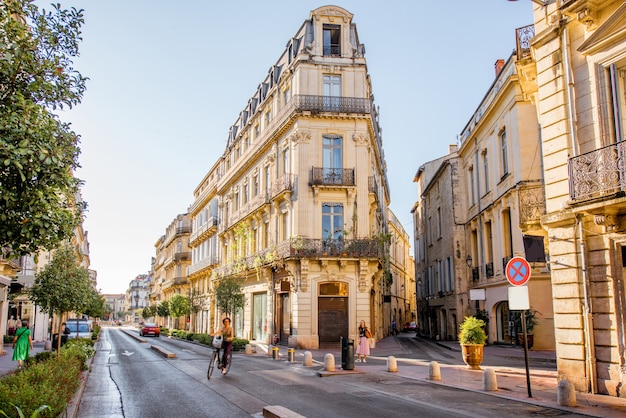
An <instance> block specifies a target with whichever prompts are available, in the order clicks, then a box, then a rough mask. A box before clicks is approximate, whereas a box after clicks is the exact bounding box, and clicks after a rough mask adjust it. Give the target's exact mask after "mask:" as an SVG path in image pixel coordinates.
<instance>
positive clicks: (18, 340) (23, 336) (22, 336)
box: [13, 320, 33, 370]
mask: <svg viewBox="0 0 626 418" xmlns="http://www.w3.org/2000/svg"><path fill="white" fill-rule="evenodd" d="M32 349H33V339H32V338H31V337H30V329H28V321H26V320H24V321H22V328H20V329H18V330H17V331H15V337H13V361H15V360H17V368H18V369H19V370H22V369H24V360H26V359H27V358H28V356H29V354H30V350H32Z"/></svg>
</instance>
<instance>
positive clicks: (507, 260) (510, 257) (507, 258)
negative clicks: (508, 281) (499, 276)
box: [502, 255, 513, 270]
mask: <svg viewBox="0 0 626 418" xmlns="http://www.w3.org/2000/svg"><path fill="white" fill-rule="evenodd" d="M512 258H513V256H510V255H507V256H506V257H502V270H506V265H507V264H509V261H511V259H512Z"/></svg>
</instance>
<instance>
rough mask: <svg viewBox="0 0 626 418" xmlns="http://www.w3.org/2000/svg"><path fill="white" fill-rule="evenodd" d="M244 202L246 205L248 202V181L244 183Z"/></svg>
mask: <svg viewBox="0 0 626 418" xmlns="http://www.w3.org/2000/svg"><path fill="white" fill-rule="evenodd" d="M242 198H243V204H244V205H245V204H246V203H248V183H245V184H244V185H243V196H242Z"/></svg>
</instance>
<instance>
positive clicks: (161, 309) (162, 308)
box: [157, 300, 170, 318]
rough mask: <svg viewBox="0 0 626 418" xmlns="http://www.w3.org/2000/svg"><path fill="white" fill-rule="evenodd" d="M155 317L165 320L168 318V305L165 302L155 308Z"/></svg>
mask: <svg viewBox="0 0 626 418" xmlns="http://www.w3.org/2000/svg"><path fill="white" fill-rule="evenodd" d="M157 315H159V316H160V317H161V318H167V317H168V316H170V305H169V303H168V302H167V301H166V300H164V301H162V302H161V303H159V306H157Z"/></svg>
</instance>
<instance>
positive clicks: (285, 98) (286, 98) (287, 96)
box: [283, 88, 291, 105]
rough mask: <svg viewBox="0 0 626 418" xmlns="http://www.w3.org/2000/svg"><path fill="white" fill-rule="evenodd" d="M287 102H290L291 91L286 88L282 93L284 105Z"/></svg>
mask: <svg viewBox="0 0 626 418" xmlns="http://www.w3.org/2000/svg"><path fill="white" fill-rule="evenodd" d="M289 100H291V89H290V88H286V89H285V92H284V93H283V102H284V104H285V105H286V104H287V103H289Z"/></svg>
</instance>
